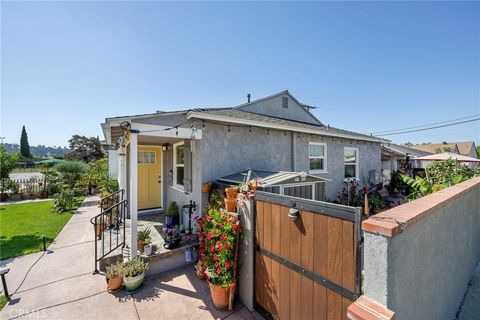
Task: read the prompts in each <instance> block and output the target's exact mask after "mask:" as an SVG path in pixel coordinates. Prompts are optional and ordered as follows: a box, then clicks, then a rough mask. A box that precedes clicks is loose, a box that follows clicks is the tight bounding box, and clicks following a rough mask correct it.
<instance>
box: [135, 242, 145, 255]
mask: <svg viewBox="0 0 480 320" xmlns="http://www.w3.org/2000/svg"><path fill="white" fill-rule="evenodd" d="M144 249H145V244H144V243H143V242H141V241H137V250H138V251H140V252H143V250H144Z"/></svg>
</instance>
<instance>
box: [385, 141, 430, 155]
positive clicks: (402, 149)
mask: <svg viewBox="0 0 480 320" xmlns="http://www.w3.org/2000/svg"><path fill="white" fill-rule="evenodd" d="M383 147H384V148H385V149H390V150H391V151H392V152H395V153H397V154H401V155H403V156H406V155H407V154H408V155H409V156H412V157H420V156H426V155H429V154H432V152H426V151H422V150H417V149H413V148H409V147H406V146H401V145H398V144H395V143H386V144H384V145H383Z"/></svg>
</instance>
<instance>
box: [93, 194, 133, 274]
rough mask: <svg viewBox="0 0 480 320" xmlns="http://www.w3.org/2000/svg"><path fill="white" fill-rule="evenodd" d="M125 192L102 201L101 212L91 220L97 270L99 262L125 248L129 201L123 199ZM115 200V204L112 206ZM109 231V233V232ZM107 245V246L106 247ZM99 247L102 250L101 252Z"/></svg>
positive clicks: (95, 271)
mask: <svg viewBox="0 0 480 320" xmlns="http://www.w3.org/2000/svg"><path fill="white" fill-rule="evenodd" d="M124 194H125V191H124V190H123V189H122V190H119V191H117V192H115V193H112V194H110V195H108V196H107V197H105V198H102V199H101V200H100V208H101V212H100V213H99V214H97V215H96V216H95V217H93V218H92V219H90V222H91V223H92V224H93V227H94V232H95V241H94V242H95V269H94V272H93V273H98V262H99V261H100V260H101V259H102V258H104V257H105V256H107V255H108V254H110V253H111V252H113V251H114V250H116V249H117V248H119V247H122V248H123V247H125V228H126V227H125V219H126V217H127V205H128V201H127V200H124V199H123V195H124ZM112 200H113V202H114V203H113V204H111V205H109V206H108V207H107V206H106V205H107V204H110V203H111V202H112ZM107 230H108V231H107ZM105 244H106V245H105ZM99 245H100V246H101V249H100V250H99V248H98V247H99Z"/></svg>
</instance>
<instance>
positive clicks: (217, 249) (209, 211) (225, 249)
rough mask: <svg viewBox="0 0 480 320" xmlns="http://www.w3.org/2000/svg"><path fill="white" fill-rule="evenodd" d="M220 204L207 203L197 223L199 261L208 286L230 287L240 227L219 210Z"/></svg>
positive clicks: (214, 202) (224, 212)
mask: <svg viewBox="0 0 480 320" xmlns="http://www.w3.org/2000/svg"><path fill="white" fill-rule="evenodd" d="M220 204H221V203H220V202H218V201H217V200H216V199H213V201H211V204H210V206H208V207H207V208H206V210H205V215H204V217H203V218H202V219H200V222H199V224H200V226H201V228H202V229H201V232H200V236H201V237H203V241H202V245H200V259H201V261H202V265H203V269H204V271H203V276H204V277H205V278H206V279H207V280H208V281H210V282H211V283H212V284H215V285H219V286H222V287H230V286H233V285H234V284H235V279H234V272H233V268H234V257H235V245H236V240H237V234H238V233H239V232H240V224H239V222H238V221H237V219H236V218H235V217H233V216H231V215H230V214H228V213H227V212H226V211H225V210H224V209H222V208H220Z"/></svg>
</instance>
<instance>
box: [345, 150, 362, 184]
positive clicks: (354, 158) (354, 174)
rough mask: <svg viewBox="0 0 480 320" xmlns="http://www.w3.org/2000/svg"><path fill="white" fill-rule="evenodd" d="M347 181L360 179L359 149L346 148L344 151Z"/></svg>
mask: <svg viewBox="0 0 480 320" xmlns="http://www.w3.org/2000/svg"><path fill="white" fill-rule="evenodd" d="M343 161H344V170H345V179H358V149H357V148H347V147H346V148H345V149H344V151H343Z"/></svg>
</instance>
